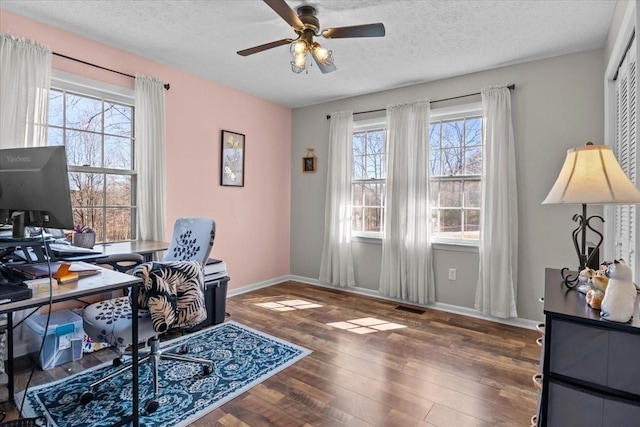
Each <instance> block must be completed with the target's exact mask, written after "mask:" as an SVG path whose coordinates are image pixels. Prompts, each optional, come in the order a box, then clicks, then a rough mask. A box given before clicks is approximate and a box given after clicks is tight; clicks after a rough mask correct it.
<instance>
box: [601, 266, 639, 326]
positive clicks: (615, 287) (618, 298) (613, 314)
mask: <svg viewBox="0 0 640 427" xmlns="http://www.w3.org/2000/svg"><path fill="white" fill-rule="evenodd" d="M605 274H606V276H607V277H608V278H609V284H608V285H607V289H606V291H605V293H604V299H603V300H602V304H601V312H600V316H601V317H602V318H603V319H605V320H611V321H613V322H622V323H626V322H628V321H629V320H630V319H631V317H632V316H633V310H634V307H635V302H636V287H635V285H634V284H633V280H632V272H631V269H630V268H629V266H628V265H627V264H626V263H625V262H624V261H623V260H616V261H614V262H613V264H611V265H609V267H607V271H606V273H605Z"/></svg>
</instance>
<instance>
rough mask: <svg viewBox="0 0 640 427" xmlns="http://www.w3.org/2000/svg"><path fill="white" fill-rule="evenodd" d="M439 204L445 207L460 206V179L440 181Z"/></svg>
mask: <svg viewBox="0 0 640 427" xmlns="http://www.w3.org/2000/svg"><path fill="white" fill-rule="evenodd" d="M440 205H441V206H443V207H447V208H456V207H462V181H442V182H441V183H440Z"/></svg>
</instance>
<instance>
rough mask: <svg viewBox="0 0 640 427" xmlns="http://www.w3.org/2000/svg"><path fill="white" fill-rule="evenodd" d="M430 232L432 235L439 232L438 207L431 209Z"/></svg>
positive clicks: (436, 234)
mask: <svg viewBox="0 0 640 427" xmlns="http://www.w3.org/2000/svg"><path fill="white" fill-rule="evenodd" d="M431 234H432V235H434V236H438V235H439V234H440V209H432V210H431Z"/></svg>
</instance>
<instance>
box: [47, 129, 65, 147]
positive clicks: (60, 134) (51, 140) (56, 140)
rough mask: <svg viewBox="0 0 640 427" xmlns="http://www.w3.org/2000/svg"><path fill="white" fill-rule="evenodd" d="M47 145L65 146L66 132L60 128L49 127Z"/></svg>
mask: <svg viewBox="0 0 640 427" xmlns="http://www.w3.org/2000/svg"><path fill="white" fill-rule="evenodd" d="M47 145H48V146H54V145H64V131H63V130H62V129H59V128H52V127H49V129H48V130H47Z"/></svg>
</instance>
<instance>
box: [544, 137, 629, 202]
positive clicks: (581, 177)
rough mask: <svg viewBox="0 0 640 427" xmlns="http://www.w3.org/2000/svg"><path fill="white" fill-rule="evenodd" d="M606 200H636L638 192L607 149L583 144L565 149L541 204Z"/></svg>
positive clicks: (601, 146)
mask: <svg viewBox="0 0 640 427" xmlns="http://www.w3.org/2000/svg"><path fill="white" fill-rule="evenodd" d="M610 203H621V204H633V203H640V191H638V189H637V188H636V186H635V185H634V184H633V183H632V182H631V180H630V179H629V178H628V177H627V176H626V175H625V173H624V171H623V170H622V168H621V167H620V165H619V164H618V161H617V160H616V158H615V156H614V155H613V152H612V151H611V149H610V148H609V147H607V146H606V145H593V143H587V145H585V146H583V147H577V148H571V149H569V150H567V158H566V159H565V161H564V165H562V169H561V170H560V175H558V179H557V180H556V182H555V184H553V187H552V188H551V191H549V194H548V195H547V197H546V199H544V201H543V202H542V204H543V205H547V204H610Z"/></svg>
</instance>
